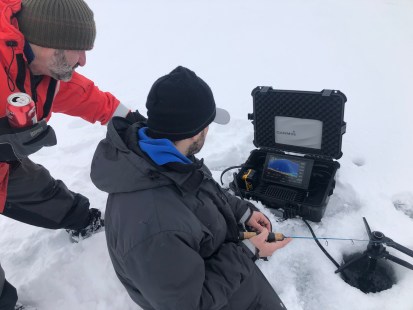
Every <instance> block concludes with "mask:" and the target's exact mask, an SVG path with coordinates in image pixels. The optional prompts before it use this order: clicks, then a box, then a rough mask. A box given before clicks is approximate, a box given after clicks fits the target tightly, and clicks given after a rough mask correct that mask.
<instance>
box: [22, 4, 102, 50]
mask: <svg viewBox="0 0 413 310" xmlns="http://www.w3.org/2000/svg"><path fill="white" fill-rule="evenodd" d="M17 19H18V22H19V28H20V31H21V32H22V33H23V35H24V37H25V38H26V39H27V40H28V41H29V42H30V43H33V44H36V45H39V46H42V47H49V48H54V49H62V50H91V49H92V48H93V44H94V42H95V37H96V26H95V21H94V19H93V12H92V10H91V9H90V8H89V6H88V5H87V4H86V3H85V2H84V1H83V0H23V1H22V9H21V11H20V12H19V13H18V14H17Z"/></svg>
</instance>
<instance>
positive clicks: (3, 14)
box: [0, 0, 142, 309]
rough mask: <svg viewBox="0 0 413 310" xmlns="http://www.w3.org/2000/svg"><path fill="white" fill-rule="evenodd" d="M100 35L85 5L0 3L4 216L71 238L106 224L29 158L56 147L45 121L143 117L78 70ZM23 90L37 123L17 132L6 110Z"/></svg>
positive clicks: (0, 204)
mask: <svg viewBox="0 0 413 310" xmlns="http://www.w3.org/2000/svg"><path fill="white" fill-rule="evenodd" d="M95 36H96V29H95V22H94V18H93V12H92V11H91V9H90V8H89V7H88V5H87V4H86V3H85V2H84V1H83V0H23V1H22V0H0V62H1V66H2V68H1V69H0V83H1V91H0V213H2V214H3V215H5V216H7V217H10V218H13V219H15V220H18V221H21V222H24V223H27V224H31V225H35V226H39V227H45V228H50V229H59V228H65V229H66V230H67V231H68V232H69V234H70V236H71V238H72V240H73V241H78V240H80V239H83V238H86V237H88V236H90V235H91V234H93V233H94V232H96V231H99V230H101V228H102V227H103V225H104V222H103V219H102V218H101V212H100V211H99V210H98V209H94V208H89V200H88V199H87V198H86V197H84V196H82V195H81V194H78V193H74V192H72V191H70V190H69V189H68V188H67V187H66V185H65V184H64V183H63V182H62V181H60V180H55V179H54V178H53V177H52V176H51V175H50V174H49V171H48V170H47V169H45V168H44V167H43V166H41V165H38V164H35V163H34V162H32V161H31V160H30V159H29V158H28V155H30V154H32V153H34V152H36V151H38V150H39V149H40V148H42V147H43V146H51V145H54V144H56V137H55V135H54V131H53V129H52V128H51V127H50V126H49V125H47V123H46V122H47V121H48V120H49V118H50V117H51V114H52V112H55V113H65V114H68V115H72V116H78V117H81V118H83V119H85V120H87V121H89V122H91V123H94V122H96V121H99V122H100V123H102V124H106V123H107V122H108V121H109V120H110V119H111V118H112V117H113V116H123V117H127V118H129V119H132V120H136V118H137V119H139V118H142V116H141V115H140V114H139V113H138V112H130V111H129V109H128V108H126V107H125V106H123V105H122V104H121V103H120V102H119V100H118V99H116V98H115V97H114V96H113V95H112V94H110V93H108V92H102V91H100V90H99V89H98V88H97V87H96V86H95V85H94V83H93V82H92V81H90V80H89V79H87V78H86V77H84V76H82V75H81V74H79V73H77V72H75V69H76V67H77V66H84V65H85V64H86V51H87V50H91V49H92V48H93V44H94V41H95ZM19 93H25V94H27V95H29V96H30V98H31V99H32V101H33V102H34V103H35V106H36V116H37V120H38V122H37V123H36V124H35V125H31V126H28V127H25V128H19V129H16V128H12V127H10V125H9V123H8V119H7V116H6V105H7V102H8V101H7V100H8V98H9V96H10V95H13V94H14V96H19ZM0 287H2V283H0ZM1 293H2V292H0V294H1ZM2 297H3V296H2V295H0V309H3V308H2V304H1V300H2ZM16 298H17V296H16ZM13 308H14V306H13ZM7 309H8V308H7Z"/></svg>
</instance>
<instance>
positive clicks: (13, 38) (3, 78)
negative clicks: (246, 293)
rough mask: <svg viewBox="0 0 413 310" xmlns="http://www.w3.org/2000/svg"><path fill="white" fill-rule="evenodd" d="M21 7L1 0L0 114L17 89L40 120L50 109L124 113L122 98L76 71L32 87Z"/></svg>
mask: <svg viewBox="0 0 413 310" xmlns="http://www.w3.org/2000/svg"><path fill="white" fill-rule="evenodd" d="M20 7H21V0H0V63H1V68H0V83H1V84H0V85H1V90H0V117H4V116H5V115H6V103H7V97H8V96H9V95H10V94H12V93H16V92H24V93H27V94H28V95H30V96H31V98H32V99H35V100H34V101H35V102H36V109H37V119H38V120H41V119H43V118H45V119H46V120H48V119H49V118H50V116H51V112H56V113H65V114H68V115H72V116H79V117H81V118H83V119H84V120H86V121H89V122H91V123H94V122H96V121H99V122H101V123H102V124H106V123H107V122H108V121H109V120H110V119H111V117H112V116H113V115H119V116H125V115H126V114H127V113H128V109H127V108H126V107H125V106H123V105H121V104H120V103H119V100H117V99H116V98H115V97H114V96H113V95H112V94H110V93H108V92H102V91H100V90H99V89H98V87H97V86H95V85H94V83H93V82H92V81H90V80H89V79H87V78H86V77H84V76H83V75H81V74H79V73H74V74H73V78H72V79H71V80H70V81H69V82H63V81H56V80H54V79H53V78H51V77H49V76H43V78H42V80H41V82H40V83H39V84H38V86H37V87H36V88H35V87H33V85H32V81H31V77H30V71H29V68H28V64H27V59H26V57H25V55H24V52H23V49H24V43H25V39H24V36H23V34H22V33H21V32H20V31H19V29H18V24H17V19H16V18H15V17H14V14H15V13H17V12H18V11H19V10H20ZM8 168H9V167H8V164H6V163H0V213H1V212H3V209H4V203H5V199H6V193H7V176H8Z"/></svg>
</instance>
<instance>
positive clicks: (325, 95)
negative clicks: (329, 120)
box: [321, 89, 333, 97]
mask: <svg viewBox="0 0 413 310" xmlns="http://www.w3.org/2000/svg"><path fill="white" fill-rule="evenodd" d="M332 92H333V90H332V89H323V91H322V93H321V96H323V97H328V96H331V93H332Z"/></svg>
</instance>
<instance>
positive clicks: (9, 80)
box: [6, 41, 16, 92]
mask: <svg viewBox="0 0 413 310" xmlns="http://www.w3.org/2000/svg"><path fill="white" fill-rule="evenodd" d="M12 43H14V41H7V43H6V44H7V46H10V47H11V50H12V53H13V55H12V57H11V61H10V64H9V66H8V68H7V69H6V75H7V86H8V87H9V90H10V91H11V92H13V91H14V90H15V89H16V85H15V84H14V81H13V79H12V78H11V76H10V70H11V66H12V65H13V61H14V47H15V45H13V44H12Z"/></svg>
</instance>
